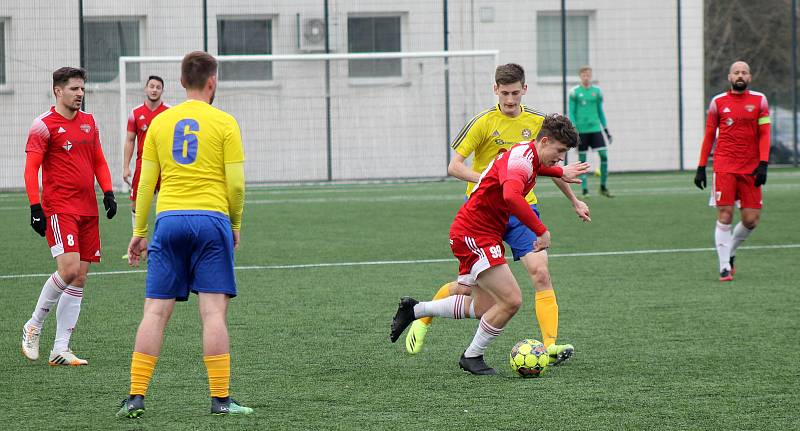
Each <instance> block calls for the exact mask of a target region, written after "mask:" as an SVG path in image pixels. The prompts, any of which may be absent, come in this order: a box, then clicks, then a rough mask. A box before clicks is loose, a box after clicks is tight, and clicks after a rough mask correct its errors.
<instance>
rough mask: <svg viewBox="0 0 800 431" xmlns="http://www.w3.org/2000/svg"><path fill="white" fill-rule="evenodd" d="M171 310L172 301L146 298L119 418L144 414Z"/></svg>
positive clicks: (173, 304) (173, 303)
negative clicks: (128, 383)
mask: <svg viewBox="0 0 800 431" xmlns="http://www.w3.org/2000/svg"><path fill="white" fill-rule="evenodd" d="M174 307H175V300H174V299H155V298H145V300H144V313H143V315H142V321H141V322H140V323H139V329H138V330H137V331H136V341H135V342H134V347H133V355H132V358H131V380H130V391H129V392H128V398H127V399H124V400H122V405H121V406H120V409H119V411H118V412H117V416H118V417H127V418H138V417H139V416H141V415H142V414H143V413H144V396H145V395H146V394H147V388H148V386H149V385H150V379H151V377H152V376H153V371H154V370H155V367H156V363H157V362H158V356H159V355H160V354H161V346H162V344H163V342H164V330H165V329H166V327H167V323H168V322H169V318H170V316H172V310H173V308H174Z"/></svg>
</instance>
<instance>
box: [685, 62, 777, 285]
mask: <svg viewBox="0 0 800 431" xmlns="http://www.w3.org/2000/svg"><path fill="white" fill-rule="evenodd" d="M750 78H751V75H750V66H748V65H747V63H745V62H743V61H737V62H735V63H733V64H732V65H731V68H730V72H729V73H728V81H730V83H731V88H730V90H728V91H727V92H725V93H722V94H719V95H717V96H715V97H714V98H713V99H712V100H711V104H710V105H709V107H708V118H707V119H706V133H705V136H704V138H703V147H702V149H701V150H700V162H699V163H698V166H697V173H696V174H695V177H694V184H695V185H696V186H697V187H698V188H700V189H701V190H702V189H703V188H705V187H706V163H707V162H708V157H709V154H710V153H711V146H712V145H713V143H714V137H715V135H716V140H717V145H716V148H715V150H714V156H713V159H714V179H713V182H712V184H713V188H714V201H715V203H716V206H717V225H716V229H715V231H714V238H715V240H716V244H717V256H718V257H719V280H720V281H731V280H733V274H734V273H735V272H736V268H735V267H734V259H735V257H736V249H737V248H738V247H739V245H741V244H742V242H743V241H744V240H746V239H747V237H748V236H750V234H751V233H752V232H753V229H755V228H756V226H758V220H759V218H760V217H761V203H762V202H761V186H762V185H764V184H765V183H766V182H767V163H768V162H769V147H770V119H769V104H768V103H767V97H766V96H764V95H763V94H761V93H758V92H755V91H750V90H748V89H747V86H748V85H749V84H750ZM717 129H719V134H717ZM736 201H739V202H740V207H741V221H740V222H739V223H738V224H736V227H734V228H731V224H732V221H733V205H734V203H735V202H736Z"/></svg>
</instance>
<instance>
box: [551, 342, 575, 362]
mask: <svg viewBox="0 0 800 431" xmlns="http://www.w3.org/2000/svg"><path fill="white" fill-rule="evenodd" d="M547 354H548V355H550V365H558V364H560V363H562V362H564V361H566V360H568V359H569V358H571V357H572V355H573V354H575V347H573V346H572V344H551V345H550V346H549V347H548V348H547Z"/></svg>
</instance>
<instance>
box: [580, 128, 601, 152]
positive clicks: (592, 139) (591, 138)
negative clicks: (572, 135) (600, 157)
mask: <svg viewBox="0 0 800 431" xmlns="http://www.w3.org/2000/svg"><path fill="white" fill-rule="evenodd" d="M579 135H580V143H578V151H588V150H589V147H591V148H593V149H595V150H599V149H601V148H605V147H606V140H605V139H603V133H602V132H594V133H580V134H579Z"/></svg>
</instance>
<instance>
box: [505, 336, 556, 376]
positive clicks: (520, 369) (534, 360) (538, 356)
mask: <svg viewBox="0 0 800 431" xmlns="http://www.w3.org/2000/svg"><path fill="white" fill-rule="evenodd" d="M509 362H510V363H511V369H512V370H514V372H516V373H517V374H519V375H520V376H522V377H526V378H528V377H539V376H541V375H542V373H544V371H545V370H546V369H547V365H548V364H549V363H550V355H548V354H547V349H546V348H545V347H544V344H542V342H541V341H539V340H533V339H525V340H522V341H520V342H519V343H517V344H515V345H514V347H512V348H511V355H510V357H509Z"/></svg>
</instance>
